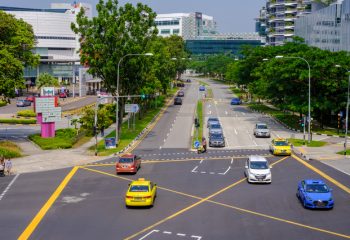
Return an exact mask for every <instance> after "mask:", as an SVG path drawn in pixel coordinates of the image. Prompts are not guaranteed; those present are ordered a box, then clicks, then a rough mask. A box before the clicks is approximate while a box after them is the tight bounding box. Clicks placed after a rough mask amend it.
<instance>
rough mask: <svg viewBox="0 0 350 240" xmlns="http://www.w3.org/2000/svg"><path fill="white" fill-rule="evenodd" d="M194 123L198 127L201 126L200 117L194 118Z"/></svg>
mask: <svg viewBox="0 0 350 240" xmlns="http://www.w3.org/2000/svg"><path fill="white" fill-rule="evenodd" d="M194 125H195V127H196V128H199V126H200V124H199V121H198V118H195V119H194Z"/></svg>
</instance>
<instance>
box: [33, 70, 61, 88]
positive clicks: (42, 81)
mask: <svg viewBox="0 0 350 240" xmlns="http://www.w3.org/2000/svg"><path fill="white" fill-rule="evenodd" d="M36 86H37V87H38V88H41V87H58V86H59V83H58V80H57V78H55V77H53V76H51V75H50V74H48V73H41V74H40V75H39V77H38V79H37V80H36Z"/></svg>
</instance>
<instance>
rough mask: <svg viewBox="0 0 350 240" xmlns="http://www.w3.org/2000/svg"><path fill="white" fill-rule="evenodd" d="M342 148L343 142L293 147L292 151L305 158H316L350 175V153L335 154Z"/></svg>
mask: <svg viewBox="0 0 350 240" xmlns="http://www.w3.org/2000/svg"><path fill="white" fill-rule="evenodd" d="M342 150H344V145H343V142H339V143H336V144H328V145H326V146H323V147H304V146H303V147H294V150H293V151H294V152H295V153H296V154H297V155H299V156H301V157H302V158H304V159H306V160H310V159H312V160H317V161H320V162H322V163H324V164H326V165H328V166H331V167H333V168H335V169H337V170H339V171H341V172H343V173H345V174H348V175H350V155H348V156H346V157H345V156H344V155H340V154H337V152H340V151H342Z"/></svg>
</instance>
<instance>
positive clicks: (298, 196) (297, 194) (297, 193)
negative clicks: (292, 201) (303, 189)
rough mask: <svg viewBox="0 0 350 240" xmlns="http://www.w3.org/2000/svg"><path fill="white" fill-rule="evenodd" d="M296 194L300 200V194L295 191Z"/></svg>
mask: <svg viewBox="0 0 350 240" xmlns="http://www.w3.org/2000/svg"><path fill="white" fill-rule="evenodd" d="M295 195H296V196H297V198H298V199H299V200H300V195H299V192H296V194H295Z"/></svg>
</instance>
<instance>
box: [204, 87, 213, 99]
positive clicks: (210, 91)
mask: <svg viewBox="0 0 350 240" xmlns="http://www.w3.org/2000/svg"><path fill="white" fill-rule="evenodd" d="M213 97H214V95H213V89H211V88H208V89H207V97H206V98H213Z"/></svg>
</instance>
